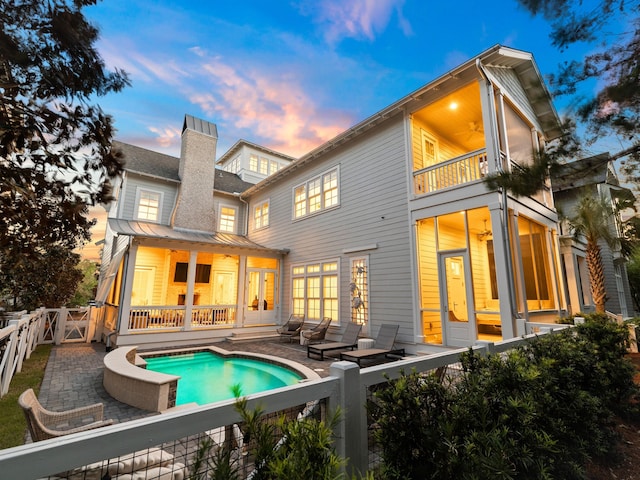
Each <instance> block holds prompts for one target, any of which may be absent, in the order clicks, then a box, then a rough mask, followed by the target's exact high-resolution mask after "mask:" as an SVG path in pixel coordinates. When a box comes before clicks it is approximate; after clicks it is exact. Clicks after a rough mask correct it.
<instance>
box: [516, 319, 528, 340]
mask: <svg viewBox="0 0 640 480" xmlns="http://www.w3.org/2000/svg"><path fill="white" fill-rule="evenodd" d="M526 334H527V321H526V320H525V319H524V318H516V335H517V336H518V337H524V336H525V335H526Z"/></svg>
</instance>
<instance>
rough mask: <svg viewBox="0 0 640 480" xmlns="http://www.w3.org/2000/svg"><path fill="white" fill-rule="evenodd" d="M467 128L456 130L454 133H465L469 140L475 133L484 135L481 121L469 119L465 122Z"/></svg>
mask: <svg viewBox="0 0 640 480" xmlns="http://www.w3.org/2000/svg"><path fill="white" fill-rule="evenodd" d="M467 126H468V129H467V130H466V131H462V132H458V133H456V135H467V141H469V140H471V138H472V137H473V136H474V135H475V134H476V133H477V134H479V135H484V128H482V123H480V122H476V121H471V122H468V123H467Z"/></svg>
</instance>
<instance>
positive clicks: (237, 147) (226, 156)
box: [216, 139, 295, 164]
mask: <svg viewBox="0 0 640 480" xmlns="http://www.w3.org/2000/svg"><path fill="white" fill-rule="evenodd" d="M245 146H246V147H249V148H251V149H252V150H257V151H259V152H263V153H266V154H268V155H272V156H274V157H280V158H282V159H283V160H287V161H289V162H293V161H295V158H294V157H290V156H289V155H285V154H284V153H280V152H276V151H275V150H271V149H270V148H267V147H263V146H262V145H258V144H257V143H253V142H250V141H248V140H243V139H240V140H238V141H237V142H236V143H234V144H233V145H232V146H231V148H230V149H229V150H227V151H226V152H224V153H223V154H222V156H220V158H219V159H218V160H216V163H217V164H222V163H224V162H226V161H227V160H229V159H230V158H232V157H233V156H234V155H235V154H236V153H237V152H238V151H239V150H240V149H241V148H242V147H245Z"/></svg>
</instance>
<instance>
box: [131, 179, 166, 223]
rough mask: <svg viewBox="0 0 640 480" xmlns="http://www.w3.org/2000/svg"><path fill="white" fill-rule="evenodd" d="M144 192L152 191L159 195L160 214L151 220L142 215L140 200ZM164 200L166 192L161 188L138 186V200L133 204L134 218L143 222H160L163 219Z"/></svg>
mask: <svg viewBox="0 0 640 480" xmlns="http://www.w3.org/2000/svg"><path fill="white" fill-rule="evenodd" d="M143 193H150V194H153V195H158V215H157V218H156V219H155V220H151V219H149V218H142V217H140V215H139V213H140V200H141V198H140V197H141V196H142V194H143ZM163 202H164V192H162V191H160V190H154V189H152V188H146V187H141V186H138V187H136V200H135V203H134V206H133V219H134V220H138V221H141V222H151V223H160V222H161V219H162V204H163Z"/></svg>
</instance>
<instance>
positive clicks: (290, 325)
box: [276, 314, 304, 343]
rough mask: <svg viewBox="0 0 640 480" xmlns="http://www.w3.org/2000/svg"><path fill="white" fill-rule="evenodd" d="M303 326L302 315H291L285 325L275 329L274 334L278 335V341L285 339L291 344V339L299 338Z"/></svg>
mask: <svg viewBox="0 0 640 480" xmlns="http://www.w3.org/2000/svg"><path fill="white" fill-rule="evenodd" d="M303 326H304V315H295V314H291V316H290V317H289V320H287V323H285V324H284V325H282V326H281V327H280V328H278V329H276V332H278V334H279V335H280V340H282V339H283V338H287V339H289V343H291V339H293V338H294V337H299V336H300V332H301V331H302V327H303Z"/></svg>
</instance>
